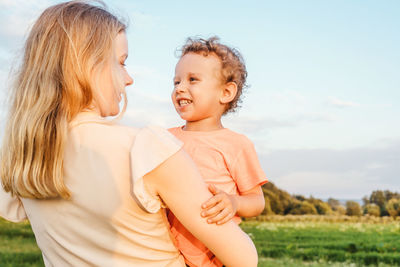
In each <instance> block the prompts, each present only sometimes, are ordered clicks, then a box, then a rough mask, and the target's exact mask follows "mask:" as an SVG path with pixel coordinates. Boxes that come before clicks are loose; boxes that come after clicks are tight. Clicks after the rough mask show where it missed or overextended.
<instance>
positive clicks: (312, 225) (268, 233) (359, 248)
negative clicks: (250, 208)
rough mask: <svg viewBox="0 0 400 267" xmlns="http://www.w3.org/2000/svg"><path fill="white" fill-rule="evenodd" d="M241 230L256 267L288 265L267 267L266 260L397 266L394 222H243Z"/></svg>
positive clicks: (398, 236) (399, 235) (399, 246)
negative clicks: (255, 256) (252, 245)
mask: <svg viewBox="0 0 400 267" xmlns="http://www.w3.org/2000/svg"><path fill="white" fill-rule="evenodd" d="M242 228H243V230H245V231H246V232H247V233H248V234H249V235H250V237H251V238H252V239H253V241H254V243H255V244H256V247H257V250H258V253H259V257H260V258H261V259H262V260H260V266H289V265H291V264H289V263H287V262H286V264H282V265H279V264H277V263H275V264H272V263H271V264H270V263H268V260H270V259H281V260H285V259H292V260H299V261H301V262H303V261H304V262H305V263H304V264H306V265H304V266H333V263H336V264H344V265H337V266H351V264H355V265H353V266H366V265H375V266H376V265H379V266H385V265H387V266H400V224H399V223H398V222H394V223H389V224H366V223H343V222H342V223H326V222H279V223H276V222H244V223H243V224H242ZM263 261H266V262H267V263H265V265H263V264H264V263H263ZM309 264H311V265H309ZM312 264H316V265H312ZM291 266H299V265H298V264H297V263H294V264H293V265H291Z"/></svg>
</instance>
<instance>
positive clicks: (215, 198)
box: [201, 195, 222, 209]
mask: <svg viewBox="0 0 400 267" xmlns="http://www.w3.org/2000/svg"><path fill="white" fill-rule="evenodd" d="M221 199H222V196H220V195H215V196H212V197H211V198H209V199H208V200H207V201H206V202H204V203H203V204H202V205H201V207H202V208H203V209H209V208H211V207H214V206H215V205H216V204H217V203H218V202H220V201H221Z"/></svg>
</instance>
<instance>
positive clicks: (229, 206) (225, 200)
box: [201, 185, 265, 224]
mask: <svg viewBox="0 0 400 267" xmlns="http://www.w3.org/2000/svg"><path fill="white" fill-rule="evenodd" d="M209 190H210V192H211V193H212V194H213V195H214V196H213V197H211V198H210V199H209V200H207V201H206V202H205V203H204V204H203V205H202V206H201V207H202V208H203V211H202V212H201V216H203V217H208V219H207V222H208V223H216V224H224V223H226V222H227V221H229V220H230V219H232V218H233V217H234V216H235V215H238V216H242V217H253V216H257V215H259V214H260V213H261V212H262V211H263V210H264V206H265V199H264V195H263V192H262V189H261V186H259V185H258V186H256V187H254V188H253V189H250V190H248V191H246V192H242V193H241V194H240V195H229V194H227V193H225V192H224V191H222V190H220V189H218V188H216V187H215V186H214V185H210V186H209Z"/></svg>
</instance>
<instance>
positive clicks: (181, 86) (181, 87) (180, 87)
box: [175, 83, 186, 93]
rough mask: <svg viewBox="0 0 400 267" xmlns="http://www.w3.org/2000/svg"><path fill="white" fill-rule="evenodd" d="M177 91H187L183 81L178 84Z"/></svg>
mask: <svg viewBox="0 0 400 267" xmlns="http://www.w3.org/2000/svg"><path fill="white" fill-rule="evenodd" d="M175 91H176V92H178V93H183V92H185V91H186V86H184V85H183V84H182V83H180V84H177V85H176V86H175Z"/></svg>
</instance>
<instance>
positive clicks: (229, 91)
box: [219, 82, 237, 104]
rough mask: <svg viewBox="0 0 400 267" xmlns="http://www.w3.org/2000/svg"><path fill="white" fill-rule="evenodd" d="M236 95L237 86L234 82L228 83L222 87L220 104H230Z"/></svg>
mask: <svg viewBox="0 0 400 267" xmlns="http://www.w3.org/2000/svg"><path fill="white" fill-rule="evenodd" d="M236 94H237V84H236V83H235V82H228V83H226V84H225V85H224V87H223V91H222V95H221V97H220V99H219V102H220V103H221V104H228V103H230V102H232V100H233V99H234V98H235V96H236Z"/></svg>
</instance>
